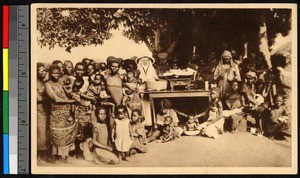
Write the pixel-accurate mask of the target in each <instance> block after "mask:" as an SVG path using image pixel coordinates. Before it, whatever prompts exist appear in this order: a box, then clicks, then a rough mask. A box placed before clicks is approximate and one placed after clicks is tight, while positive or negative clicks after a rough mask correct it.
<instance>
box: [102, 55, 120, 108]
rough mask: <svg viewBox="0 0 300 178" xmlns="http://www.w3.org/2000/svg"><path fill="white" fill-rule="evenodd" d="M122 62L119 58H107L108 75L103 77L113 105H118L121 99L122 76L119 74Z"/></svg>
mask: <svg viewBox="0 0 300 178" xmlns="http://www.w3.org/2000/svg"><path fill="white" fill-rule="evenodd" d="M122 62H123V60H122V59H121V58H115V57H112V56H110V57H108V58H107V65H108V67H109V68H110V74H109V75H107V76H105V79H106V84H107V89H108V91H109V92H110V93H111V96H112V98H113V100H114V102H115V103H114V104H116V105H120V104H121V103H122V99H123V79H124V77H123V75H121V74H119V70H120V67H121V64H122Z"/></svg>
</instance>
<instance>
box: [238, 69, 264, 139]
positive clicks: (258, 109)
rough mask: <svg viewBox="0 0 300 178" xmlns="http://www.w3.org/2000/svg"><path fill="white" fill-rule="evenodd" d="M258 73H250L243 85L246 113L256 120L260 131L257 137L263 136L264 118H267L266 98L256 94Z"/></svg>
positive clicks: (247, 74)
mask: <svg viewBox="0 0 300 178" xmlns="http://www.w3.org/2000/svg"><path fill="white" fill-rule="evenodd" d="M256 79H257V77H256V73H255V72H254V71H251V70H250V71H248V72H247V73H246V76H245V80H246V81H245V83H243V84H242V93H243V95H244V97H245V105H246V107H245V109H244V111H245V112H247V113H249V114H250V115H251V116H252V117H254V118H255V122H254V123H255V124H256V127H257V129H258V131H257V136H259V137H260V136H262V135H263V134H264V131H263V125H262V123H263V120H262V119H263V118H266V114H267V109H266V107H265V106H264V105H263V103H264V98H263V97H262V96H261V95H258V94H257V93H256V90H257V89H256V88H257V87H256V84H255V81H256Z"/></svg>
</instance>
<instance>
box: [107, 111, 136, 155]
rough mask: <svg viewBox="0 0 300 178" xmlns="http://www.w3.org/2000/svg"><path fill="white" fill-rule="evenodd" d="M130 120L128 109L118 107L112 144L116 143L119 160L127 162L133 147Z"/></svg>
mask: <svg viewBox="0 0 300 178" xmlns="http://www.w3.org/2000/svg"><path fill="white" fill-rule="evenodd" d="M129 128H130V120H129V119H128V117H127V113H126V107H125V106H124V105H119V106H117V107H116V119H115V120H114V125H113V129H112V136H111V137H112V142H114V143H115V146H116V149H117V151H118V158H119V160H120V161H121V160H122V159H123V160H127V159H126V158H127V155H128V151H129V149H130V147H131V145H132V142H133V140H132V138H131V136H130V130H129Z"/></svg>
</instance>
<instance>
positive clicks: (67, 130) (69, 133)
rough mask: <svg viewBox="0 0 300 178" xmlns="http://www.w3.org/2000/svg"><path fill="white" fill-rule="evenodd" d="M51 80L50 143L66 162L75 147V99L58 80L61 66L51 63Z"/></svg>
mask: <svg viewBox="0 0 300 178" xmlns="http://www.w3.org/2000/svg"><path fill="white" fill-rule="evenodd" d="M49 76H50V80H49V81H48V82H47V83H46V84H45V89H46V93H47V95H48V96H49V98H50V99H51V102H50V112H51V113H50V143H51V144H52V155H54V156H57V157H58V158H59V160H60V161H62V162H64V163H66V162H67V158H68V157H69V152H70V151H71V150H74V149H75V146H74V140H75V136H76V133H77V132H76V131H77V124H76V123H75V120H74V118H73V116H72V115H71V104H72V103H74V102H75V100H70V99H68V98H67V96H66V94H65V91H64V90H63V88H62V86H63V85H62V84H61V83H60V82H58V80H59V78H60V77H61V71H60V68H59V66H57V65H51V66H50V69H49Z"/></svg>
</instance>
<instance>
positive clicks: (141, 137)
mask: <svg viewBox="0 0 300 178" xmlns="http://www.w3.org/2000/svg"><path fill="white" fill-rule="evenodd" d="M144 121H145V119H144V117H143V115H142V112H141V110H139V109H134V110H133V111H132V113H131V122H130V135H131V137H132V139H133V142H132V144H131V147H130V156H131V155H133V154H135V153H136V152H141V153H146V152H147V148H146V147H145V145H146V144H148V141H147V138H146V130H145V122H144Z"/></svg>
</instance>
